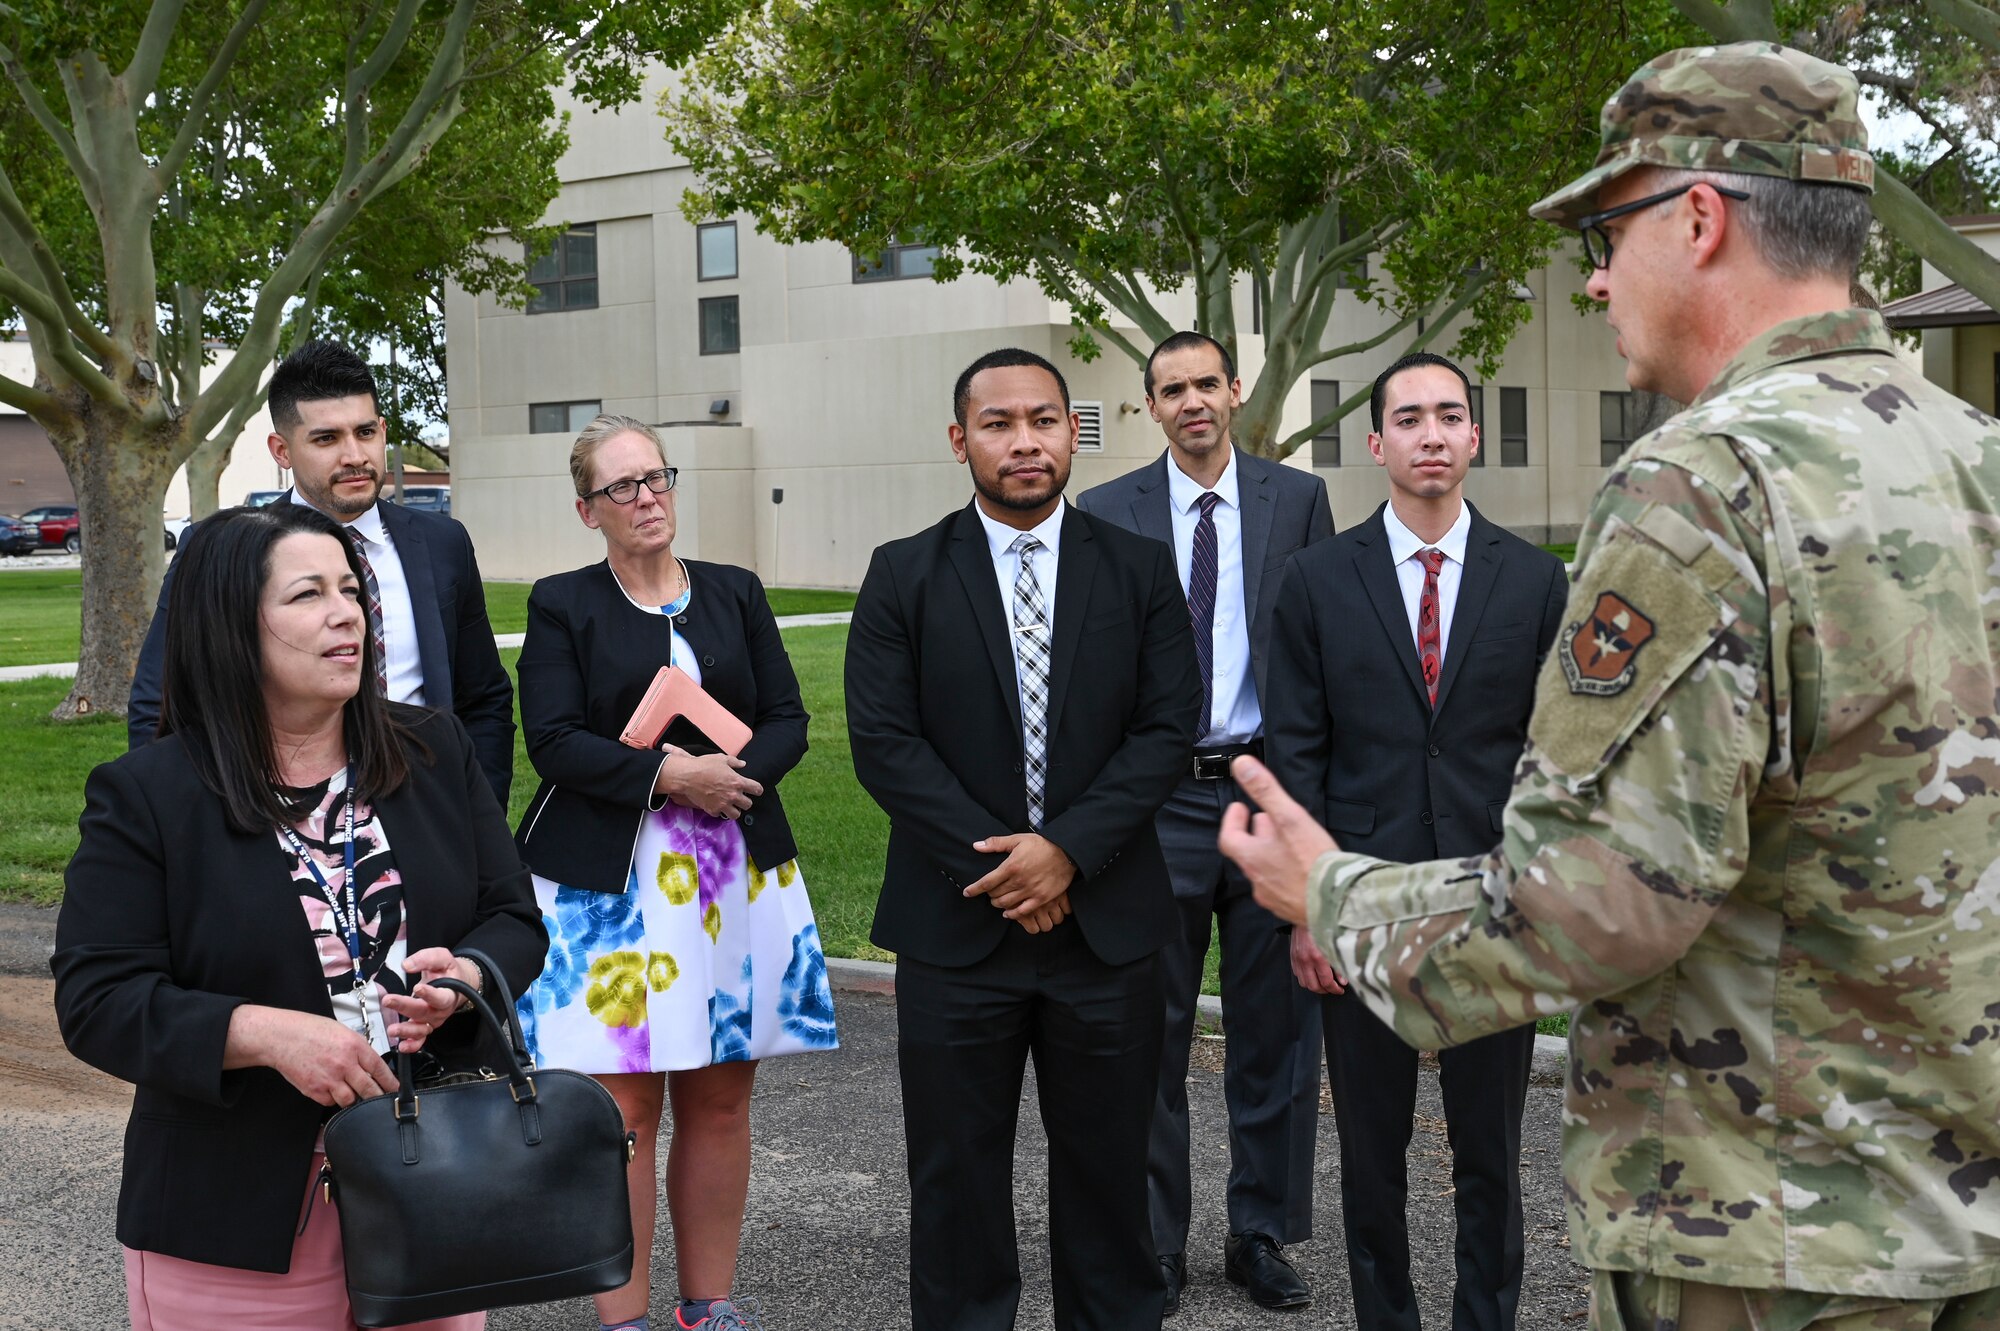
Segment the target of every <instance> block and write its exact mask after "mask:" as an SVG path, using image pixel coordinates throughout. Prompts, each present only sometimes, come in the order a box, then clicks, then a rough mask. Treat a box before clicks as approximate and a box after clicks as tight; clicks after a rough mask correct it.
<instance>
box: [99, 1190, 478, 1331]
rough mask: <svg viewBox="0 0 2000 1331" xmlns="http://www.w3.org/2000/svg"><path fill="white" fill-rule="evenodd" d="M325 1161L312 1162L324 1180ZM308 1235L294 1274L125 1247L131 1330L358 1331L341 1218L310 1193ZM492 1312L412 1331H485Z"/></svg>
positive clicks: (296, 1247) (299, 1242)
mask: <svg viewBox="0 0 2000 1331" xmlns="http://www.w3.org/2000/svg"><path fill="white" fill-rule="evenodd" d="M323 1161H324V1157H322V1156H320V1155H318V1154H315V1155H314V1156H313V1158H312V1173H311V1174H310V1175H309V1176H308V1177H309V1178H312V1179H315V1180H316V1179H318V1177H319V1167H320V1165H321V1164H322V1163H323ZM301 1218H302V1219H304V1221H305V1222H306V1226H305V1233H303V1234H301V1235H299V1236H298V1237H297V1238H296V1239H294V1240H293V1241H292V1269H291V1270H290V1271H287V1272H286V1273H285V1274H283V1275H274V1274H272V1273H271V1272H269V1271H239V1270H237V1269H236V1268H234V1267H229V1266H211V1265H209V1264H208V1263H207V1262H190V1261H187V1260H185V1259H184V1258H180V1257H163V1256H161V1255H160V1254H159V1253H156V1252H136V1251H134V1250H133V1249H131V1248H127V1249H125V1298H126V1301H127V1302H128V1303H129V1304H130V1306H131V1310H132V1331H225V1329H226V1331H355V1326H354V1318H353V1316H352V1314H351V1313H350V1312H349V1310H348V1307H347V1276H346V1270H345V1268H344V1267H343V1266H342V1264H341V1251H340V1217H339V1216H337V1215H335V1214H334V1209H333V1208H332V1207H331V1206H323V1205H320V1204H319V1190H318V1189H317V1188H309V1189H308V1190H307V1192H306V1202H305V1215H304V1216H303V1217H301ZM485 1327H486V1314H485V1313H468V1314H466V1315H465V1316H463V1317H446V1318H441V1319H439V1320H436V1321H430V1322H412V1323H410V1324H409V1325H408V1327H407V1328H406V1331H485Z"/></svg>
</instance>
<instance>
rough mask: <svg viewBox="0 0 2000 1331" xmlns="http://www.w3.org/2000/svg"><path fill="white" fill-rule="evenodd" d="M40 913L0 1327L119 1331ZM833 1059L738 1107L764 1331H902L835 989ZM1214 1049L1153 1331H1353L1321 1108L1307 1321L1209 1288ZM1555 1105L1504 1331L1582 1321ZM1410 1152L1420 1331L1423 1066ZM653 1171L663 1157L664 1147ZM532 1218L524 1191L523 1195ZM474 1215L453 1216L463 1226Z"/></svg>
mask: <svg viewBox="0 0 2000 1331" xmlns="http://www.w3.org/2000/svg"><path fill="white" fill-rule="evenodd" d="M54 915H55V912H54V911H52V910H41V909H37V908H34V907H28V906H0V1329H5V1331H16V1329H19V1331H30V1329H32V1331H96V1329H97V1328H102V1327H117V1326H124V1325H126V1317H125V1296H124V1280H123V1273H122V1266H121V1264H120V1258H119V1252H118V1247H117V1243H116V1240H115V1239H114V1237H113V1208H114V1203H115V1201H116V1197H117V1190H118V1174H119V1156H120V1150H121V1137H122V1129H123V1124H124V1120H125V1114H126V1110H127V1108H128V1106H129V1104H130V1099H131V1096H130V1091H129V1089H128V1088H127V1087H125V1086H124V1085H123V1084H122V1083H119V1082H116V1081H113V1080H112V1079H110V1078H108V1077H106V1076H103V1075H102V1074H100V1073H97V1072H95V1071H93V1070H91V1069H89V1068H86V1067H84V1066H83V1065H82V1064H80V1063H77V1062H76V1061H75V1060H73V1059H71V1058H70V1056H69V1055H68V1053H67V1052H66V1051H65V1050H64V1049H63V1048H62V1045H61V1042H60V1040H59V1039H58V1037H57V1034H56V1030H55V1021H54V1017H53V1014H52V1012H51V1010H50V995H51V988H52V986H51V983H50V981H49V978H48V976H49V972H48V954H49V948H50V946H51V942H52V939H53V936H54ZM836 1008H837V1013H838V1020H839V1024H840V1035H841V1048H840V1049H839V1050H838V1051H837V1052H833V1053H827V1054H814V1055H807V1056H799V1057H792V1058H784V1059H775V1060H772V1061H770V1062H767V1063H766V1064H765V1065H764V1066H763V1068H762V1069H761V1070H760V1072H759V1075H758V1083H757V1093H756V1096H755V1099H754V1100H753V1102H752V1106H751V1122H752V1132H753V1140H754V1147H753V1151H754V1156H753V1165H752V1171H751V1184H750V1201H749V1209H748V1214H747V1216H746V1219H745V1221H744V1226H743V1249H742V1259H741V1263H740V1268H739V1272H740V1274H739V1279H738V1283H737V1290H738V1293H739V1295H741V1296H748V1297H750V1298H754V1299H756V1300H758V1301H759V1303H760V1305H761V1322H762V1325H763V1326H764V1327H765V1328H766V1329H767V1331H797V1329H800V1328H835V1327H840V1328H845V1327H877V1326H880V1327H891V1328H893V1327H907V1326H908V1325H909V1301H908V1260H907V1253H908V1223H909V1210H908V1205H909V1192H908V1186H907V1183H906V1179H905V1175H904V1168H903V1142H902V1119H901V1096H900V1094H899V1092H898V1088H897V1078H896V1060H895V1052H896V1051H895V1043H896V1014H895V1005H894V1000H893V999H892V998H890V997H887V996H885V995H883V994H880V993H871V992H864V991H860V990H854V989H844V990H842V991H841V992H839V993H838V994H837V995H836ZM1221 1051H1222V1045H1221V1042H1220V1041H1219V1040H1213V1039H1211V1040H1202V1041H1199V1042H1198V1048H1197V1051H1196V1059H1195V1066H1194V1067H1193V1069H1192V1070H1191V1071H1190V1074H1189V1078H1188V1099H1189V1104H1190V1106H1191V1110H1192V1114H1193V1129H1194V1141H1195V1161H1194V1187H1195V1225H1194V1232H1193V1234H1192V1236H1191V1239H1190V1242H1189V1245H1188V1267H1189V1282H1190V1283H1189V1288H1188V1292H1187V1295H1186V1298H1185V1301H1184V1303H1183V1305H1182V1311H1181V1313H1180V1315H1179V1316H1178V1317H1175V1318H1173V1319H1170V1320H1169V1321H1168V1322H1167V1323H1166V1326H1167V1327H1168V1328H1169V1331H1206V1329H1207V1328H1210V1327H1221V1326H1227V1327H1230V1328H1232V1329H1233V1331H1234V1329H1238V1328H1265V1327H1270V1328H1278V1327H1313V1328H1322V1327H1338V1328H1348V1327H1352V1326H1353V1325H1354V1317H1353V1311H1352V1304H1351V1301H1350V1299H1349V1296H1348V1288H1347V1263H1346V1259H1345V1256H1344V1254H1343V1252H1342V1249H1341V1243H1340V1238H1339V1236H1340V1232H1341V1221H1340V1197H1339V1183H1338V1163H1339V1148H1338V1142H1337V1140H1336V1138H1335V1135H1334V1126H1333V1116H1332V1112H1331V1109H1330V1108H1328V1107H1327V1106H1326V1105H1325V1102H1324V1098H1323V1099H1322V1116H1321V1119H1320V1134H1319V1154H1318V1163H1317V1166H1316V1169H1315V1176H1314V1183H1315V1194H1316V1195H1315V1201H1314V1211H1313V1216H1314V1227H1315V1231H1316V1235H1317V1237H1315V1238H1314V1239H1312V1240H1310V1241H1308V1242H1304V1243H1300V1244H1296V1245H1294V1246H1293V1247H1291V1248H1290V1249H1288V1252H1289V1254H1290V1255H1291V1257H1292V1258H1293V1260H1294V1262H1295V1263H1296V1264H1297V1266H1298V1268H1299V1270H1300V1271H1301V1273H1302V1274H1303V1275H1304V1276H1305V1278H1306V1279H1307V1281H1309V1282H1310V1283H1311V1285H1312V1287H1313V1290H1314V1294H1315V1298H1314V1303H1313V1305H1312V1307H1311V1308H1309V1309H1306V1310H1305V1311H1303V1312H1299V1313H1276V1312H1267V1311H1265V1310H1263V1309H1260V1308H1257V1307H1256V1306H1254V1305H1253V1304H1251V1303H1250V1302H1249V1301H1248V1300H1247V1299H1245V1298H1244V1297H1243V1296H1242V1294H1241V1292H1240V1291H1239V1290H1238V1289H1237V1288H1236V1287H1235V1286H1232V1285H1229V1284H1227V1283H1226V1282H1225V1281H1224V1279H1223V1275H1222V1245H1223V1239H1224V1236H1225V1230H1226V1224H1225V1222H1224V1219H1223V1208H1222V1190H1223V1181H1224V1177H1225V1175H1226V1173H1227V1169H1228V1147H1227V1140H1226V1127H1227V1125H1226V1120H1225V1118H1224V1115H1223V1109H1222V1079H1221V1073H1222V1052H1221ZM1035 1105H1036V1101H1035V1095H1034V1091H1033V1089H1032V1086H1030V1088H1029V1089H1028V1091H1027V1093H1026V1095H1025V1097H1024V1100H1023V1105H1022V1110H1021V1130H1020V1138H1019V1141H1018V1144H1017V1146H1016V1153H1015V1179H1016V1200H1015V1212H1016V1216H1017V1217H1018V1219H1017V1229H1018V1232H1019V1239H1020V1247H1021V1257H1022V1269H1023V1272H1024V1275H1025V1281H1026V1288H1025V1290H1024V1292H1023V1295H1022V1300H1021V1314H1020V1318H1019V1326H1020V1327H1021V1328H1022V1331H1045V1329H1046V1328H1048V1327H1050V1326H1051V1322H1050V1315H1049V1275H1048V1224H1047V1212H1046V1198H1047V1191H1046V1185H1045V1172H1046V1169H1047V1155H1046V1152H1045V1151H1044V1149H1043V1144H1042V1136H1041V1127H1040V1120H1039V1117H1038V1115H1037V1111H1036V1108H1035ZM1560 1109H1561V1091H1560V1090H1559V1089H1558V1088H1556V1087H1553V1086H1539V1085H1538V1086H1534V1087H1531V1088H1530V1090H1529V1093H1528V1111H1527V1119H1526V1123H1525V1126H1524V1130H1523V1137H1524V1146H1523V1151H1522V1170H1523V1181H1524V1184H1525V1197H1526V1213H1527V1229H1528V1242H1527V1254H1528V1255H1527V1277H1526V1281H1525V1283H1524V1287H1523V1290H1522V1296H1521V1310H1520V1327H1521V1328H1522V1331H1560V1329H1561V1328H1566V1327H1575V1326H1580V1325H1582V1322H1583V1317H1584V1310H1585V1301H1586V1298H1587V1291H1588V1286H1587V1281H1586V1278H1585V1276H1584V1273H1583V1272H1582V1270H1581V1269H1580V1268H1578V1267H1577V1266H1575V1265H1574V1264H1573V1263H1572V1262H1571V1261H1570V1260H1569V1248H1568V1243H1567V1239H1566V1238H1565V1237H1564V1229H1563V1217H1562V1187H1561V1181H1560V1177H1559V1171H1560V1159H1561V1156H1560V1150H1559V1133H1560V1127H1559V1117H1560ZM1417 1113H1418V1120H1417V1125H1416V1135H1415V1140H1414V1142H1413V1143H1412V1145H1411V1149H1410V1224H1411V1242H1412V1248H1413V1251H1412V1263H1411V1264H1412V1268H1413V1270H1414V1271H1415V1272H1416V1275H1417V1281H1418V1295H1419V1301H1420V1304H1421V1307H1422V1312H1423V1318H1424V1322H1425V1325H1426V1326H1430V1327H1435V1328H1443V1327H1447V1326H1449V1325H1450V1320H1451V1279H1452V1270H1453V1259H1452V1245H1453V1225H1452V1217H1451V1158H1450V1153H1449V1150H1448V1148H1447V1146H1446V1143H1445V1133H1444V1120H1443V1110H1442V1108H1441V1106H1440V1102H1439V1099H1438V1088H1437V1076H1436V1073H1435V1071H1434V1070H1427V1071H1426V1072H1425V1074H1424V1079H1423V1086H1422V1088H1421V1090H1420V1094H1419V1099H1418V1109H1417ZM662 1157H663V1158H664V1151H663V1152H662ZM520 1204H521V1205H522V1206H524V1207H532V1205H533V1199H532V1198H525V1197H524V1198H522V1199H521V1203H520ZM478 1219H479V1218H478V1217H467V1218H466V1221H467V1225H468V1227H476V1225H477V1223H478ZM669 1234H670V1231H669V1229H668V1222H667V1219H666V1216H665V1214H664V1208H663V1211H662V1216H661V1221H660V1243H659V1245H658V1249H657V1251H656V1252H655V1254H654V1257H653V1288H654V1291H655V1293H654V1299H653V1307H654V1310H655V1324H656V1325H661V1324H664V1323H665V1322H666V1321H667V1320H668V1314H667V1310H668V1309H669V1308H671V1306H672V1299H673V1292H674V1272H673V1252H672V1245H671V1243H670V1242H669ZM488 1325H489V1327H490V1328H491V1329H492V1331H529V1329H530V1328H533V1329H535V1331H540V1329H541V1328H551V1329H552V1328H564V1329H565V1331H592V1328H594V1327H595V1326H596V1325H597V1323H596V1320H595V1318H594V1317H593V1316H592V1315H591V1312H590V1308H589V1304H588V1302H587V1301H586V1300H576V1301H573V1302H571V1303H568V1304H552V1305H542V1306H538V1307H533V1308H515V1309H506V1310H502V1311H498V1312H495V1313H494V1314H493V1315H492V1317H491V1318H490V1319H489V1322H488Z"/></svg>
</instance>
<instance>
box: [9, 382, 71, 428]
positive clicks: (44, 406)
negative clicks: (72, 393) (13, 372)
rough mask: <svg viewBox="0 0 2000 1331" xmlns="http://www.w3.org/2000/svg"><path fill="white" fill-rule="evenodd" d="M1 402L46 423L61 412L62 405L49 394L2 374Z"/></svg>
mask: <svg viewBox="0 0 2000 1331" xmlns="http://www.w3.org/2000/svg"><path fill="white" fill-rule="evenodd" d="M0 402H4V403H6V404H7V405H8V406H10V407H12V408H14V409H15V410H16V411H25V412H26V413H28V415H30V416H32V417H34V418H35V419H36V420H38V421H45V420H47V419H48V418H49V417H51V416H53V415H55V414H56V413H57V411H59V410H61V404H60V403H58V402H57V401H56V400H55V399H54V398H53V397H51V396H49V394H47V393H44V392H43V391H42V390H41V389H39V388H35V387H32V386H31V385H28V384H24V383H22V382H20V381H19V380H17V379H9V378H8V377H7V376H6V375H4V374H0Z"/></svg>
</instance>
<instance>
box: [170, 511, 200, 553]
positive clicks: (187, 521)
mask: <svg viewBox="0 0 2000 1331" xmlns="http://www.w3.org/2000/svg"><path fill="white" fill-rule="evenodd" d="M192 526H194V515H193V514H189V515H188V516H187V517H184V518H168V519H167V549H169V550H171V549H173V548H174V547H175V546H177V545H179V544H180V543H181V538H182V537H184V536H186V535H187V529H188V528H189V527H192Z"/></svg>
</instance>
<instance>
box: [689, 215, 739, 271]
mask: <svg viewBox="0 0 2000 1331" xmlns="http://www.w3.org/2000/svg"><path fill="white" fill-rule="evenodd" d="M694 236H695V280H696V281H699V282H715V281H719V280H721V279H722V278H725V277H734V276H736V223H734V222H711V223H709V224H708V225H707V226H699V227H696V228H695V232H694Z"/></svg>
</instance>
